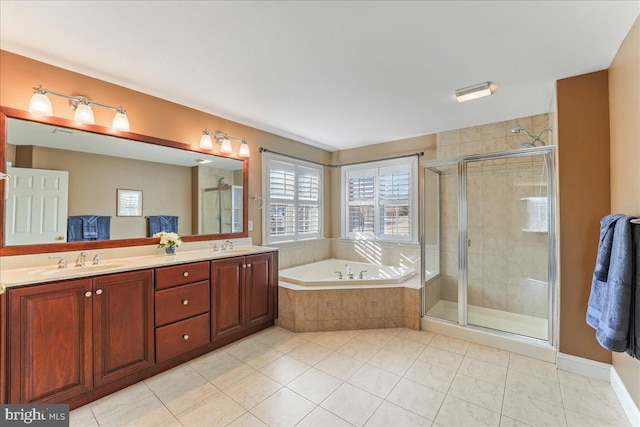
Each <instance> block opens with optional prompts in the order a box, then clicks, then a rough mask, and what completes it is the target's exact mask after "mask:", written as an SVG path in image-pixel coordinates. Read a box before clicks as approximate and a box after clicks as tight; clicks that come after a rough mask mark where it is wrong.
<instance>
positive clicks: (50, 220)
mask: <svg viewBox="0 0 640 427" xmlns="http://www.w3.org/2000/svg"><path fill="white" fill-rule="evenodd" d="M7 173H8V174H9V175H11V179H10V180H9V181H8V198H7V206H6V228H5V230H6V231H5V244H6V245H25V244H32V243H55V242H62V241H66V238H67V204H68V196H69V194H68V192H69V172H67V171H54V170H42V169H28V168H13V167H10V168H7Z"/></svg>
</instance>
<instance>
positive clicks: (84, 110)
mask: <svg viewBox="0 0 640 427" xmlns="http://www.w3.org/2000/svg"><path fill="white" fill-rule="evenodd" d="M73 119H74V120H75V121H77V122H82V123H88V124H91V125H92V124H93V123H94V120H95V119H94V118H93V110H92V109H91V106H90V105H87V104H83V103H80V104H78V106H77V107H76V114H75V116H74V117H73Z"/></svg>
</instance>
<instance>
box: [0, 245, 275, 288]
mask: <svg viewBox="0 0 640 427" xmlns="http://www.w3.org/2000/svg"><path fill="white" fill-rule="evenodd" d="M277 250H278V249H277V248H270V247H266V246H253V245H250V246H241V247H236V248H234V249H231V250H226V251H222V250H218V251H214V250H213V249H196V250H184V251H180V249H178V252H177V253H176V254H175V255H164V254H153V255H142V256H131V257H126V258H115V259H110V258H105V259H103V260H102V264H100V265H92V264H91V259H87V262H86V266H85V267H75V266H74V264H75V263H74V260H73V259H68V260H67V261H68V263H69V267H68V268H58V265H57V262H56V260H50V262H51V264H47V265H43V266H35V267H28V268H15V269H7V270H2V269H0V283H2V284H4V285H5V287H7V288H10V287H15V286H22V285H30V284H34V283H45V282H53V281H58V280H67V279H76V278H81V277H88V276H97V275H102V274H111V273H119V272H123V271H132V270H141V269H145V268H155V267H166V266H170V265H177V264H184V263H188V262H195V261H208V260H214V259H220V258H230V257H236V256H244V255H253V254H260V253H266V252H275V251H277Z"/></svg>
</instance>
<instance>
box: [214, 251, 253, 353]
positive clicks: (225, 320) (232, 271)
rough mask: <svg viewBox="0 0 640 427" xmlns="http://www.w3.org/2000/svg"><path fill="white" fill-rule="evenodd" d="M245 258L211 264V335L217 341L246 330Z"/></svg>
mask: <svg viewBox="0 0 640 427" xmlns="http://www.w3.org/2000/svg"><path fill="white" fill-rule="evenodd" d="M243 265H245V263H244V257H239V258H229V259H224V260H219V261H212V262H211V336H212V339H213V341H216V340H218V339H220V338H223V337H226V336H228V335H233V334H234V333H236V332H239V331H241V330H242V329H244V327H245V305H244V286H243V283H244V275H245V273H244V270H246V268H243Z"/></svg>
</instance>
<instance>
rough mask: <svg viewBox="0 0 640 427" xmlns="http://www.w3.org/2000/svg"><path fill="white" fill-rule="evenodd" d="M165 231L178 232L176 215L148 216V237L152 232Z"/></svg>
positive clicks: (151, 235)
mask: <svg viewBox="0 0 640 427" xmlns="http://www.w3.org/2000/svg"><path fill="white" fill-rule="evenodd" d="M160 231H166V232H167V233H177V232H178V217H177V216H171V215H156V216H150V217H149V237H153V235H154V234H156V233H158V232H160Z"/></svg>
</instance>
